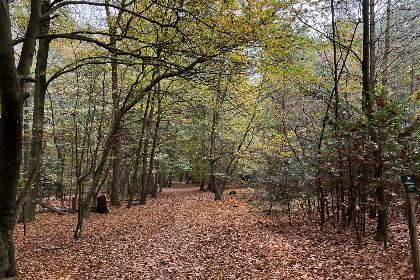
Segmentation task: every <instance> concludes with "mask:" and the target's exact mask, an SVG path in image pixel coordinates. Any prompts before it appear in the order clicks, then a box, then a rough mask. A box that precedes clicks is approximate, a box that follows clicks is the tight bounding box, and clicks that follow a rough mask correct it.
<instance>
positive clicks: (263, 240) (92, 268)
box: [15, 183, 412, 280]
mask: <svg viewBox="0 0 420 280" xmlns="http://www.w3.org/2000/svg"><path fill="white" fill-rule="evenodd" d="M229 191H230V190H228V191H227V192H226V194H225V195H224V197H223V198H224V200H223V201H213V194H211V193H209V192H206V193H203V192H198V188H197V187H196V186H195V185H188V184H182V183H175V185H174V187H172V188H166V189H164V191H163V193H162V194H160V195H159V197H158V198H157V199H150V200H149V201H148V203H147V204H146V205H141V206H135V207H133V208H131V209H126V208H125V207H121V208H110V213H109V214H106V215H101V214H97V213H92V215H91V218H89V219H86V220H85V225H84V230H83V239H82V240H75V239H73V230H74V228H75V225H76V221H77V215H76V214H67V215H64V216H59V215H57V214H55V213H41V214H38V216H37V221H36V222H33V223H29V224H28V226H27V235H26V236H23V225H22V224H19V225H18V226H17V229H16V231H15V244H16V262H17V268H18V270H19V271H20V273H21V274H20V278H19V279H54V280H60V279H89V280H91V279H162V280H163V279H375V280H378V279H383V280H385V279H386V280H390V279H399V280H400V279H411V277H412V276H411V275H412V272H411V263H410V252H409V243H408V229H407V226H406V224H403V223H402V222H401V223H393V224H392V225H391V232H390V234H391V238H392V242H391V243H390V244H389V245H390V246H389V247H390V248H389V251H388V253H386V252H384V251H383V249H382V245H381V244H378V243H375V242H373V241H372V232H373V225H371V226H369V228H368V234H367V237H364V238H363V239H362V249H361V250H359V251H357V250H356V249H357V245H356V244H357V243H356V238H355V234H354V230H351V229H349V230H345V231H343V230H342V231H341V232H338V230H337V229H334V228H333V227H332V225H331V226H328V227H326V228H325V229H324V231H322V232H321V231H320V230H319V226H318V225H317V223H316V221H314V220H310V219H307V217H303V216H304V211H303V210H301V209H300V208H296V210H295V211H294V212H293V225H292V226H290V225H289V222H288V218H287V215H286V213H280V214H276V215H270V216H267V214H266V212H264V211H262V209H259V208H256V207H253V206H252V203H250V201H249V199H245V198H250V197H252V195H247V194H246V192H247V191H248V192H249V190H246V189H238V190H237V195H227V193H228V192H229Z"/></svg>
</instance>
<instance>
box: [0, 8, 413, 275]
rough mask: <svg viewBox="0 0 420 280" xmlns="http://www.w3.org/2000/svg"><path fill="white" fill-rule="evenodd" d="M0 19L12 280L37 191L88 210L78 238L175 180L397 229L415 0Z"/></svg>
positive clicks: (360, 226)
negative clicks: (91, 224) (97, 219)
mask: <svg viewBox="0 0 420 280" xmlns="http://www.w3.org/2000/svg"><path fill="white" fill-rule="evenodd" d="M0 19H1V20H0V40H1V41H2V44H1V45H0V93H1V118H0V232H1V238H0V279H1V278H2V277H12V276H15V275H16V273H17V271H16V269H15V262H14V260H15V252H14V244H13V238H12V236H13V231H14V229H15V227H16V221H20V222H24V223H25V225H26V223H27V222H30V221H34V220H35V218H36V215H35V214H36V209H37V206H36V205H37V204H44V206H45V203H47V204H48V205H49V206H53V207H54V210H55V211H73V212H77V219H76V220H75V221H74V224H72V227H73V229H74V231H73V236H74V238H75V239H82V237H83V232H84V219H85V218H87V217H89V216H90V213H91V211H92V210H98V209H95V208H96V199H97V197H98V196H100V195H103V194H106V195H107V197H108V200H109V203H110V205H111V206H124V207H127V208H131V207H133V206H135V205H138V204H141V205H145V204H146V205H147V204H148V203H149V201H150V197H152V198H156V197H158V196H159V193H160V192H161V191H162V189H163V188H167V187H171V186H172V184H173V182H174V181H187V182H190V183H194V184H196V185H197V187H199V189H200V191H206V190H207V191H212V192H213V193H214V199H215V200H222V198H223V197H224V196H223V193H224V191H225V189H226V188H227V187H228V186H230V185H232V184H239V185H242V186H243V187H248V188H250V189H252V190H253V191H254V193H255V194H257V196H256V198H257V199H260V200H261V201H262V203H264V205H266V206H267V207H268V209H269V212H272V210H273V209H274V210H275V209H277V208H278V207H280V208H281V207H284V209H287V210H288V213H289V217H290V223H292V222H293V221H292V215H290V213H291V212H292V211H293V209H296V208H302V209H304V210H302V211H303V213H306V214H305V215H306V217H308V221H310V222H311V223H314V224H315V225H316V227H317V230H321V231H322V230H323V229H324V228H325V227H326V226H328V227H329V226H333V227H334V228H335V229H337V230H348V231H351V232H352V233H354V234H355V236H356V240H357V242H356V245H355V247H357V248H358V249H359V250H360V249H362V245H363V244H362V239H363V238H364V237H365V236H367V235H369V238H370V239H374V240H376V241H380V242H382V243H383V249H384V251H387V250H388V247H389V244H390V242H391V244H392V242H395V240H393V239H391V238H390V235H389V226H390V225H391V226H392V224H393V223H394V222H395V223H396V222H397V221H401V219H404V215H405V214H404V209H405V206H404V199H405V198H404V197H405V196H404V192H403V190H402V185H401V184H400V175H402V174H417V175H418V174H419V173H420V172H419V170H420V152H419V146H420V141H419V133H420V132H419V130H420V125H419V116H420V105H419V100H420V90H419V84H420V69H419V65H420V55H419V54H420V50H419V48H420V33H419V32H420V3H418V2H416V1H407V0H387V1H385V0H377V1H375V0H370V1H369V0H362V1H334V0H331V1H311V0H306V1H300V0H296V1H278V0H272V1H263V0H261V1H242V0H232V1H231V0H225V1H201V0H174V1H172V0H162V1H161V0H151V1H149V0H145V1H127V0H121V1H119V0H117V1H109V0H104V1H77V0H76V1H67V0H56V1H52V2H50V1H47V0H31V1H23V0H16V1H8V0H2V2H1V6H0ZM48 197H55V201H60V203H59V205H57V203H55V205H51V204H52V202H51V201H50V202H48V201H46V200H45V198H48ZM48 205H47V206H48ZM58 208H60V209H61V210H59V209H58ZM111 215H112V211H111ZM309 217H311V218H310V219H309ZM369 219H370V220H369ZM369 221H375V224H376V229H375V230H374V231H373V232H372V231H369V230H367V228H368V226H367V225H368V224H369ZM85 226H86V225H85ZM87 226H88V225H87ZM25 228H26V226H25ZM85 230H86V229H85ZM40 234H41V235H42V233H40ZM396 278H398V277H396Z"/></svg>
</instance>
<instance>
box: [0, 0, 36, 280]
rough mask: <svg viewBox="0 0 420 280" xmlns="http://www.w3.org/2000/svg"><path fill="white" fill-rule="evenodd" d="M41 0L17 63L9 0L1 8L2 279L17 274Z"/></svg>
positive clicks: (0, 259)
mask: <svg viewBox="0 0 420 280" xmlns="http://www.w3.org/2000/svg"><path fill="white" fill-rule="evenodd" d="M41 3H42V2H41V0H32V1H31V15H30V19H29V23H28V27H27V30H26V34H25V38H24V42H23V46H22V49H21V54H20V60H19V63H18V66H17V67H16V64H15V54H14V49H13V41H12V29H11V20H10V12H9V1H1V8H0V19H1V20H0V41H1V44H0V105H1V113H0V116H1V117H0V279H1V278H4V277H12V276H16V275H17V271H16V268H15V252H14V244H13V238H12V234H13V230H14V227H15V224H16V219H15V217H16V212H17V211H16V194H17V188H18V182H19V177H20V165H21V161H22V131H23V129H22V125H23V102H24V101H25V99H26V98H27V96H25V94H24V91H23V86H24V83H25V78H24V77H25V76H28V75H29V73H30V68H31V66H32V60H33V56H34V51H35V44H36V39H37V37H38V32H39V23H40V20H41V19H40V16H41Z"/></svg>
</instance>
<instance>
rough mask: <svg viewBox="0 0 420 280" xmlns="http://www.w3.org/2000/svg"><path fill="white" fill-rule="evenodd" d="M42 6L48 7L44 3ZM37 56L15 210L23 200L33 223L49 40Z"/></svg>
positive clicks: (41, 41) (45, 30)
mask: <svg viewBox="0 0 420 280" xmlns="http://www.w3.org/2000/svg"><path fill="white" fill-rule="evenodd" d="M43 5H44V6H45V5H49V3H48V2H46V3H45V2H44V3H43ZM48 32H49V22H48V21H43V24H42V26H41V30H40V35H45V34H48ZM38 45H39V47H38V55H37V60H36V68H35V77H36V79H37V83H36V84H35V94H34V111H33V118H32V121H33V124H32V139H31V148H30V160H29V169H28V174H27V180H26V183H25V191H24V192H23V193H22V194H21V197H20V198H19V199H18V201H17V209H20V207H21V203H22V202H23V201H22V200H24V203H25V206H24V207H23V211H25V217H26V220H27V221H35V206H36V196H37V192H38V184H37V181H36V180H35V179H36V177H37V176H38V174H39V171H40V168H41V157H42V143H43V137H44V107H45V94H46V92H47V79H46V71H47V63H48V52H49V47H50V40H49V39H39V43H38Z"/></svg>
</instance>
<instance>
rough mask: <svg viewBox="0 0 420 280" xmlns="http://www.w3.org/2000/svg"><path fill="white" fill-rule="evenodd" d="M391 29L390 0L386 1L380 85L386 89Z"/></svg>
mask: <svg viewBox="0 0 420 280" xmlns="http://www.w3.org/2000/svg"><path fill="white" fill-rule="evenodd" d="M390 28H391V0H388V1H387V6H386V29H385V46H384V60H383V69H384V72H383V74H382V85H383V86H384V87H386V86H387V85H388V67H389V65H388V60H389V53H390V51H389V48H390V39H389V38H390V36H389V30H390Z"/></svg>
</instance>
